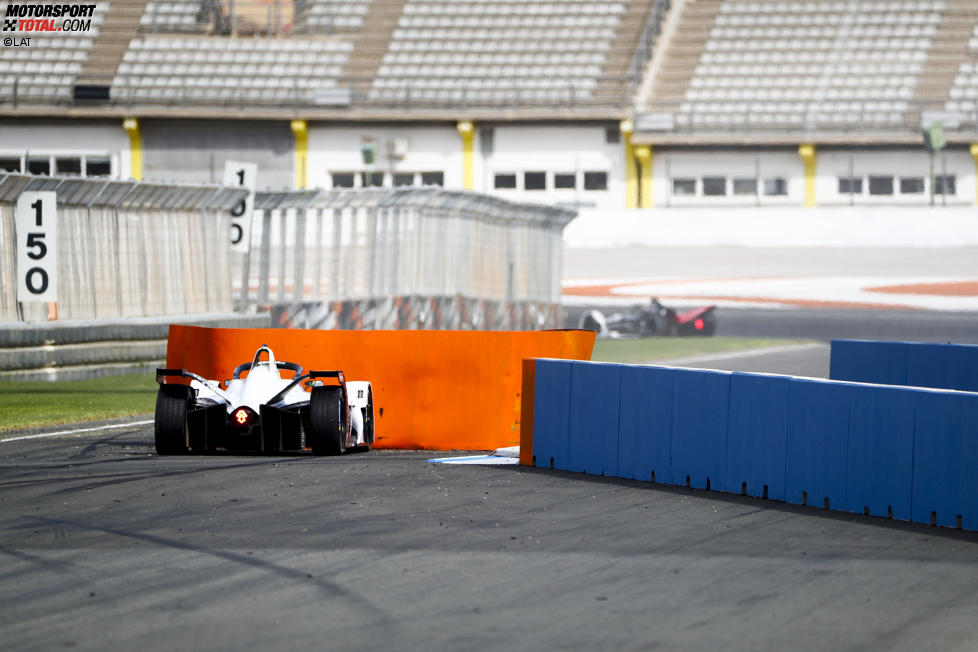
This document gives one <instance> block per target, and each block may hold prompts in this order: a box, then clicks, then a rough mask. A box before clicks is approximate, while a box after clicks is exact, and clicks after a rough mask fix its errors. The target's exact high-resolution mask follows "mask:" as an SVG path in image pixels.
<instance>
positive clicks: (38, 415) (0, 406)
mask: <svg viewBox="0 0 978 652" xmlns="http://www.w3.org/2000/svg"><path fill="white" fill-rule="evenodd" d="M157 388H158V385H157V384H156V376H155V375H154V374H152V373H149V374H147V373H142V374H131V375H126V376H109V377H105V378H93V379H91V380H70V381H58V382H45V381H37V382H17V381H11V382H6V381H4V382H0V432H3V431H8V430H20V429H24V428H36V427H39V426H50V425H57V424H62V423H75V422H78V421H96V420H99V419H112V418H115V417H125V416H131V415H134V414H148V413H151V412H153V410H154V409H156V390H157Z"/></svg>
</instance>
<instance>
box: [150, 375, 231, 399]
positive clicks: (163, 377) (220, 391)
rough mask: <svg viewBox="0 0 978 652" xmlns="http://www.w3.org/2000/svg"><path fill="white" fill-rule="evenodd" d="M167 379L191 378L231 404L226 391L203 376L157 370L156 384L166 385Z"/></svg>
mask: <svg viewBox="0 0 978 652" xmlns="http://www.w3.org/2000/svg"><path fill="white" fill-rule="evenodd" d="M167 378H190V379H191V380H196V381H197V382H199V383H201V384H202V385H204V386H205V387H207V388H208V389H210V390H212V391H213V392H214V393H215V394H217V395H218V396H220V397H221V398H223V399H224V400H225V401H227V402H228V403H230V402H231V397H229V396H228V395H227V394H225V393H224V390H223V389H221V388H220V386H219V385H217V384H216V383H212V382H211V381H209V380H207V379H206V378H204V377H203V376H198V375H197V374H195V373H193V372H192V371H187V370H186V369H157V370H156V382H157V383H159V384H160V385H166V384H167V383H166V379H167Z"/></svg>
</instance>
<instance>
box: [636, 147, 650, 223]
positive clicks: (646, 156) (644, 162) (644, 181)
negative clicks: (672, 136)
mask: <svg viewBox="0 0 978 652" xmlns="http://www.w3.org/2000/svg"><path fill="white" fill-rule="evenodd" d="M634 151H635V158H637V159H638V162H639V165H640V166H641V167H642V169H641V172H640V173H639V195H638V196H639V208H652V146H651V145H640V146H639V147H636V148H634Z"/></svg>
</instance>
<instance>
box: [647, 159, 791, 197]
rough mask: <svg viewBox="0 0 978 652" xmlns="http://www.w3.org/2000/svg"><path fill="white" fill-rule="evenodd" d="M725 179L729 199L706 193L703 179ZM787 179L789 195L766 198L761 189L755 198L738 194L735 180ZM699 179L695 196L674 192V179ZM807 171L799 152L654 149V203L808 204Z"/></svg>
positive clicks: (759, 187) (759, 188)
mask: <svg viewBox="0 0 978 652" xmlns="http://www.w3.org/2000/svg"><path fill="white" fill-rule="evenodd" d="M710 176H721V177H726V179H727V194H726V196H718V197H710V196H705V195H704V194H703V183H702V178H703V177H710ZM774 177H780V178H784V179H785V180H786V181H787V183H788V188H787V190H788V194H787V195H785V196H780V195H773V196H766V195H764V194H763V189H762V188H761V186H758V192H759V193H761V194H759V195H757V196H755V195H735V194H733V193H734V189H733V183H734V179H737V178H758V179H761V180H763V179H765V178H774ZM676 178H688V179H689V178H691V179H696V194H695V195H693V196H687V195H681V194H676V193H674V192H673V184H672V179H676ZM804 199H805V185H804V169H803V167H802V160H801V157H800V156H798V153H797V151H796V150H794V151H788V150H776V151H770V150H768V151H765V150H743V151H729V150H721V151H716V150H714V151H710V150H704V149H695V150H687V151H682V150H657V149H653V160H652V202H653V206H656V207H669V206H756V205H762V206H767V205H774V206H789V205H800V204H802V203H804Z"/></svg>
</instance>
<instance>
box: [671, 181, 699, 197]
mask: <svg viewBox="0 0 978 652" xmlns="http://www.w3.org/2000/svg"><path fill="white" fill-rule="evenodd" d="M672 194H674V195H695V194H696V179H673V180H672Z"/></svg>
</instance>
